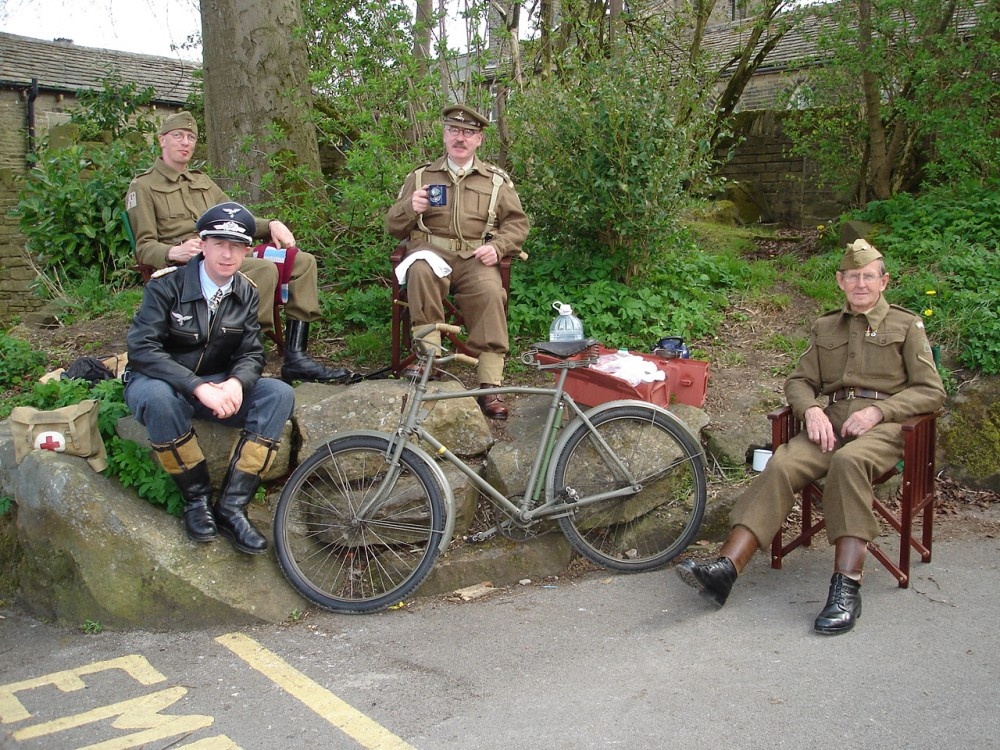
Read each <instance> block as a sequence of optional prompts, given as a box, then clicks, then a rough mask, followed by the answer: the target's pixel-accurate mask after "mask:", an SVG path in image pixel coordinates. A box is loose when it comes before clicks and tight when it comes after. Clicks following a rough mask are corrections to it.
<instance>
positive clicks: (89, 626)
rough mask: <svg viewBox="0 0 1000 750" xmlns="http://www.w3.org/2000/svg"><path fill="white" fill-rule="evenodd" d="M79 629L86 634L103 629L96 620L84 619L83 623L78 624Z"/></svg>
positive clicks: (99, 631) (93, 633)
mask: <svg viewBox="0 0 1000 750" xmlns="http://www.w3.org/2000/svg"><path fill="white" fill-rule="evenodd" d="M80 630H81V631H83V632H84V633H86V634H87V635H97V634H98V633H102V632H103V631H104V626H103V625H101V623H100V622H99V621H97V620H84V621H83V624H82V625H80Z"/></svg>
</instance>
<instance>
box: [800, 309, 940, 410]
mask: <svg viewBox="0 0 1000 750" xmlns="http://www.w3.org/2000/svg"><path fill="white" fill-rule="evenodd" d="M851 387H854V388H867V389H870V390H876V391H879V392H880V393H888V394H892V395H891V397H890V398H888V399H885V400H878V401H872V402H871V403H870V404H869V405H874V406H877V407H878V408H879V410H881V412H882V415H883V417H884V420H885V421H886V422H902V421H905V420H906V419H909V418H910V417H912V416H915V415H917V414H924V413H927V412H931V411H935V410H936V409H939V408H940V407H941V405H942V404H943V403H944V399H945V390H944V386H943V385H942V383H941V377H940V376H939V375H938V372H937V368H936V367H935V366H934V358H933V355H932V353H931V346H930V343H929V342H928V340H927V333H926V332H925V331H924V323H923V321H922V320H921V319H920V316H918V315H915V314H914V313H912V312H910V311H909V310H906V309H905V308H902V307H898V306H896V305H890V304H889V303H888V302H887V301H886V299H885V297H880V298H879V301H878V303H877V304H876V305H875V307H873V308H872V309H871V310H869V311H868V312H867V313H852V312H850V310H849V308H848V307H847V306H845V307H844V308H843V309H841V310H834V311H831V312H828V313H826V314H825V315H823V316H822V317H820V318H819V320H817V321H816V323H815V324H814V325H813V328H812V332H811V335H810V341H809V348H808V349H806V351H805V353H804V354H803V355H802V357H801V359H799V362H798V364H797V365H796V366H795V369H794V370H793V371H792V374H791V375H789V376H788V380H786V381H785V398H786V399H787V401H788V404H789V406H791V407H792V411H793V412H794V413H795V416H796V417H798V418H799V419H802V418H803V416H804V414H805V412H806V410H807V409H809V408H810V407H812V406H819V407H820V408H822V409H826V408H827V406H828V403H829V398H828V397H829V395H830V394H831V393H834V392H836V391H838V390H839V389H841V388H851Z"/></svg>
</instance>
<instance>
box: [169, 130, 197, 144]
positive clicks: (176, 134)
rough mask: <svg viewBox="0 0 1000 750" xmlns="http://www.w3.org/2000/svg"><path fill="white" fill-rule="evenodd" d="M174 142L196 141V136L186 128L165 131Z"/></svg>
mask: <svg viewBox="0 0 1000 750" xmlns="http://www.w3.org/2000/svg"><path fill="white" fill-rule="evenodd" d="M167 135H168V136H170V140H172V141H173V142H174V143H197V142H198V136H196V135H195V134H194V133H192V132H190V131H188V130H171V131H170V132H169V133H167Z"/></svg>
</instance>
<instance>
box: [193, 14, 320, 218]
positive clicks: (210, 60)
mask: <svg viewBox="0 0 1000 750" xmlns="http://www.w3.org/2000/svg"><path fill="white" fill-rule="evenodd" d="M301 27H302V8H301V6H300V4H299V0H201V34H202V47H203V60H204V72H205V126H206V127H205V129H206V131H207V143H208V154H209V161H210V162H211V164H212V166H213V167H214V175H213V176H214V177H215V178H217V181H218V182H219V184H220V185H221V186H222V187H223V188H225V189H228V188H229V187H231V186H232V185H235V184H238V185H239V186H240V187H241V188H242V189H244V190H246V191H248V192H249V194H250V200H251V202H253V201H255V200H257V199H259V197H260V181H261V178H262V177H263V176H264V175H265V174H266V173H268V172H269V171H271V167H270V166H269V163H268V157H269V156H271V155H272V154H275V153H277V152H279V151H284V152H287V153H288V154H289V157H290V158H289V159H288V161H289V162H290V165H291V166H293V167H300V168H302V167H304V168H307V169H310V170H315V171H316V172H319V147H318V145H317V142H316V131H315V129H314V127H313V125H312V123H311V122H310V120H309V113H310V110H311V103H312V92H311V90H310V87H309V77H308V72H309V66H308V60H307V58H306V44H305V39H304V37H302V36H301V35H300V34H299V31H300V30H301Z"/></svg>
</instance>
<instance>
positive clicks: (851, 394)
mask: <svg viewBox="0 0 1000 750" xmlns="http://www.w3.org/2000/svg"><path fill="white" fill-rule="evenodd" d="M844 398H846V399H847V400H848V401H850V400H851V399H852V398H854V388H848V389H847V395H846V396H845V397H844Z"/></svg>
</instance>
